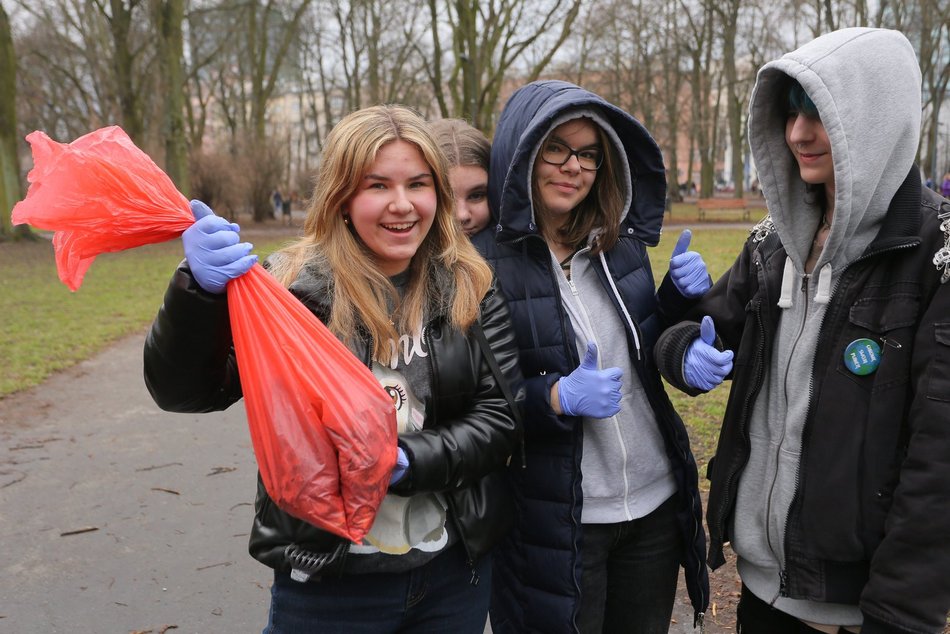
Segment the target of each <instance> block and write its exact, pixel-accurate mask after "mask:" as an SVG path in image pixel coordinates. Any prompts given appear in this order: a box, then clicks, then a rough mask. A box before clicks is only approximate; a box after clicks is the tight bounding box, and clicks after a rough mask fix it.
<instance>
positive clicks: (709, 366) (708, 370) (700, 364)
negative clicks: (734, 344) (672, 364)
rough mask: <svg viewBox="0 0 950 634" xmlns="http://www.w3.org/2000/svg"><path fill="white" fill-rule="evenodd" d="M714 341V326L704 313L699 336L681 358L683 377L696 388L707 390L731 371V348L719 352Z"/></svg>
mask: <svg viewBox="0 0 950 634" xmlns="http://www.w3.org/2000/svg"><path fill="white" fill-rule="evenodd" d="M715 341H716V326H715V325H714V324H713V320H712V317H710V316H709V315H706V316H705V317H703V323H702V324H700V326H699V337H698V338H697V339H696V340H695V341H693V343H691V344H689V348H687V349H686V357H685V358H684V359H683V377H684V378H685V379H686V383H687V384H689V385H690V386H692V387H694V388H696V389H698V390H704V391H707V392H708V391H709V390H711V389H713V388H714V387H716V386H717V385H719V384H720V383H722V380H723V379H724V378H726V375H728V374H729V373H730V372H732V350H725V351H723V352H720V351H719V350H717V349H716V348H715V346H713V343H715Z"/></svg>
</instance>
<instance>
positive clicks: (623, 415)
mask: <svg viewBox="0 0 950 634" xmlns="http://www.w3.org/2000/svg"><path fill="white" fill-rule="evenodd" d="M581 116H583V117H587V118H590V119H592V120H594V121H595V122H596V123H597V124H598V125H599V126H600V127H601V128H603V129H604V130H605V131H606V132H607V136H608V137H610V138H611V140H612V142H613V143H614V145H615V146H616V147H617V148H618V151H617V155H618V156H619V159H620V160H621V162H622V163H624V165H623V167H622V168H621V169H619V170H617V171H618V173H620V174H623V175H625V176H626V181H625V183H624V186H625V192H626V194H625V195H626V201H625V203H624V206H623V208H624V209H629V207H630V198H631V197H632V195H633V193H632V192H633V187H632V184H631V182H630V169H629V168H628V167H627V165H626V164H625V163H626V154H625V152H623V150H622V145H621V143H620V140H619V139H617V138H616V137H615V133H614V132H613V128H612V127H611V126H610V124H609V123H607V122H606V120H605V119H604V118H603V117H601V116H600V114H599V113H598V112H597V111H595V110H584V109H574V110H570V111H569V112H568V113H567V114H565V115H564V116H562V117H560V118H558V119H556V120H555V121H554V122H553V123H552V124H551V129H552V130H553V129H554V128H556V127H557V126H559V125H561V124H562V123H565V122H566V121H570V120H572V119H576V118H578V117H581ZM537 151H538V148H535V151H534V154H533V155H532V157H531V160H532V163H533V161H534V158H535V156H536V155H537ZM528 191H531V187H530V184H529V187H528ZM622 220H623V219H622V218H621V221H622ZM551 266H552V267H553V268H554V272H555V275H556V276H557V279H558V283H559V287H560V292H561V301H562V302H563V304H564V308H565V311H566V312H567V314H568V316H569V317H570V320H571V325H572V326H573V328H574V332H575V337H576V341H575V345H576V346H577V350H578V357H579V358H581V359H583V358H584V354H585V352H586V350H587V343H588V342H591V341H592V342H594V343H596V344H597V349H598V367H599V368H600V369H601V370H603V369H606V368H612V367H614V368H620V369H621V370H622V371H623V379H622V388H621V401H620V412H619V413H617V414H616V415H615V416H611V417H610V418H603V419H590V418H584V422H583V425H584V453H583V456H582V457H581V473H582V475H583V490H584V504H583V510H582V513H581V521H582V522H584V523H585V524H611V523H616V522H624V521H629V520H633V519H638V518H640V517H644V516H646V515H649V514H650V513H651V512H652V511H654V510H655V509H656V508H657V507H658V506H660V504H662V503H663V502H665V501H666V500H667V499H668V498H669V497H670V496H671V495H673V493H674V492H675V491H676V482H675V480H674V479H673V474H672V469H671V466H670V461H669V458H667V456H666V447H665V445H664V443H663V438H662V436H661V434H660V429H659V426H658V424H657V420H656V415H655V414H654V413H653V408H652V407H651V406H650V402H649V399H648V397H647V394H646V392H645V391H644V389H643V385H642V384H641V383H640V375H639V374H638V373H637V369H636V367H635V366H634V362H633V359H635V358H636V357H637V355H638V354H640V352H639V351H638V350H630V349H629V347H628V346H627V345H626V342H627V335H626V328H627V324H625V323H624V320H625V319H628V318H629V317H628V316H626V315H620V314H618V313H617V310H616V308H614V304H613V301H612V300H611V297H610V294H611V293H612V294H614V295H616V299H617V301H618V302H619V303H620V304H621V305H622V304H623V299H622V298H621V297H620V294H619V293H618V292H617V290H616V289H607V288H604V285H603V284H602V283H601V281H600V280H599V279H598V277H597V271H596V270H595V268H594V267H604V268H605V270H606V266H607V265H606V262H605V261H604V260H603V257H597V256H591V255H590V253H589V249H588V248H584V249H582V250H581V251H579V252H578V253H576V254H575V255H574V256H573V258H572V259H571V279H570V280H568V279H567V277H566V276H565V275H564V273H563V271H562V270H561V267H560V264H559V263H558V262H557V261H556V259H555V258H554V255H553V254H552V256H551ZM607 278H608V279H610V278H611V275H610V273H609V272H608V273H607ZM630 327H631V328H632V325H631V326H630Z"/></svg>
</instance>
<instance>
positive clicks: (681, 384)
mask: <svg viewBox="0 0 950 634" xmlns="http://www.w3.org/2000/svg"><path fill="white" fill-rule="evenodd" d="M699 335H700V326H699V324H698V323H696V322H683V323H681V324H679V325H677V326H673V327H672V328H670V329H668V330H666V331H665V332H664V333H663V334H662V335H660V338H659V339H658V340H657V342H656V346H655V348H654V349H653V356H654V360H655V361H656V366H657V368H658V369H659V370H660V374H661V375H662V376H663V378H664V379H666V380H667V382H668V383H669V384H670V385H672V386H673V387H675V388H676V389H678V390H680V391H681V392H683V393H685V394H688V395H689V396H698V395H699V394H704V393H705V390H700V389H697V388H695V387H693V386H691V385H689V384H688V383H687V382H686V376H685V373H684V371H683V365H684V362H685V360H686V350H687V349H688V348H689V346H690V344H691V343H693V341H694V340H695V339H696V337H698V336H699ZM716 343H717V344H718V345H717V347H720V346H721V343H720V342H719V341H718V340H717V342H716Z"/></svg>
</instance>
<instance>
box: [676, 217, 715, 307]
mask: <svg viewBox="0 0 950 634" xmlns="http://www.w3.org/2000/svg"><path fill="white" fill-rule="evenodd" d="M692 239H693V232H692V231H690V230H689V229H684V230H683V233H681V234H680V237H679V240H677V241H676V246H675V247H674V248H673V254H672V255H671V256H670V277H671V278H673V285H674V286H676V289H677V290H678V291H679V292H680V294H681V295H683V296H684V297H700V296H701V295H703V294H704V293H705V292H706V291H708V290H709V289H710V287H712V280H710V279H709V272H708V271H707V270H706V263H705V262H703V256H701V255H700V254H699V253H697V252H696V251H689V250H688V249H689V243H690V241H691V240H692Z"/></svg>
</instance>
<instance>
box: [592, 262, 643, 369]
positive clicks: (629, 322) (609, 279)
mask: <svg viewBox="0 0 950 634" xmlns="http://www.w3.org/2000/svg"><path fill="white" fill-rule="evenodd" d="M600 265H601V266H602V267H603V268H604V273H605V274H606V275H607V282H609V283H610V289H611V290H612V291H613V292H614V297H616V298H617V302H618V303H619V304H620V310H622V311H623V316H624V318H625V319H626V320H627V325H628V326H630V332H632V333H633V345H634V346H636V348H637V361H639V360H640V337H639V336H638V335H637V327H636V326H634V325H633V318H632V317H630V313H629V312H627V307H626V306H625V305H624V303H623V298H622V297H621V295H620V291H619V290H617V285H616V284H614V276H613V275H611V274H610V269H609V268H608V267H607V258H605V257H604V252H603V251H601V252H600Z"/></svg>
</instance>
